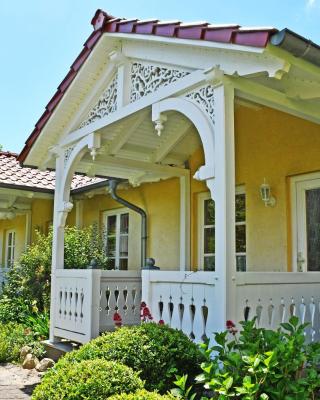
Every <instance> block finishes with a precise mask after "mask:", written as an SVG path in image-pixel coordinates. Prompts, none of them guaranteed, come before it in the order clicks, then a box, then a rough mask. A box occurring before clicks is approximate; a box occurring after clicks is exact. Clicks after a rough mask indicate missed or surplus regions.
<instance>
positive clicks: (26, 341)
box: [0, 323, 44, 362]
mask: <svg viewBox="0 0 320 400" xmlns="http://www.w3.org/2000/svg"><path fill="white" fill-rule="evenodd" d="M27 345H28V346H30V347H31V348H32V352H33V354H34V355H35V356H37V357H40V356H41V355H43V354H44V348H43V346H42V345H41V344H40V343H39V342H37V341H35V340H34V336H33V334H32V333H31V332H30V331H29V330H27V329H26V328H25V327H24V326H22V325H19V324H14V323H8V324H0V362H12V361H18V360H19V357H20V349H21V347H23V346H27Z"/></svg>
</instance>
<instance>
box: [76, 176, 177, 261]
mask: <svg viewBox="0 0 320 400" xmlns="http://www.w3.org/2000/svg"><path fill="white" fill-rule="evenodd" d="M118 194H119V195H120V196H121V197H123V198H125V199H126V200H128V201H130V202H132V203H134V204H136V205H137V206H140V207H142V208H143V209H144V210H145V211H146V213H147V215H148V238H149V239H148V257H153V258H155V260H156V263H157V265H159V267H161V269H177V268H178V266H179V227H180V221H179V208H180V203H179V202H180V188H179V180H178V179H169V180H166V181H162V182H158V183H149V184H143V185H141V186H140V187H138V188H131V189H128V190H119V191H118ZM116 208H122V206H121V205H119V204H118V203H117V202H115V201H114V200H113V199H112V198H111V197H110V195H107V194H106V195H98V196H95V197H93V198H92V199H87V200H84V206H83V224H84V226H87V225H90V224H92V223H98V224H99V225H100V227H102V226H103V213H104V211H107V210H111V209H116ZM129 214H130V221H129V224H130V227H129V269H136V268H138V267H139V266H140V232H141V219H140V216H139V215H138V214H137V213H135V212H133V211H129Z"/></svg>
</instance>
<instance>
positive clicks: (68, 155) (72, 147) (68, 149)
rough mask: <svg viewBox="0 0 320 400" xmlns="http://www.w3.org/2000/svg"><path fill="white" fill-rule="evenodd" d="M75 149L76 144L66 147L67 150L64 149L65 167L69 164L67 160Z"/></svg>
mask: <svg viewBox="0 0 320 400" xmlns="http://www.w3.org/2000/svg"><path fill="white" fill-rule="evenodd" d="M73 149H74V146H70V147H68V148H66V149H65V151H64V158H63V164H64V167H65V166H66V165H67V162H68V160H69V158H70V155H71V153H72V151H73Z"/></svg>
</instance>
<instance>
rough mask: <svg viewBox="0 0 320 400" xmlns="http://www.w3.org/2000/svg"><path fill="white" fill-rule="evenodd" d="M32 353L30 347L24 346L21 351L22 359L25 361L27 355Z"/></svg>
mask: <svg viewBox="0 0 320 400" xmlns="http://www.w3.org/2000/svg"><path fill="white" fill-rule="evenodd" d="M31 353H32V348H31V347H30V346H23V347H22V348H21V350H20V359H21V360H22V361H23V360H24V359H25V358H26V355H27V354H31Z"/></svg>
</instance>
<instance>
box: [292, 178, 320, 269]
mask: <svg viewBox="0 0 320 400" xmlns="http://www.w3.org/2000/svg"><path fill="white" fill-rule="evenodd" d="M314 188H320V172H313V173H310V174H301V175H297V176H293V177H290V200H291V236H292V271H293V272H308V271H307V262H305V263H304V268H303V270H302V271H298V261H297V258H298V252H302V255H303V257H304V258H305V259H306V258H307V248H306V246H307V244H306V220H305V218H303V215H304V213H303V212H299V210H298V203H300V205H301V208H302V209H303V210H305V196H303V193H305V191H306V190H308V189H314ZM299 232H304V234H303V235H300V238H299ZM310 272H311V271H310Z"/></svg>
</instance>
